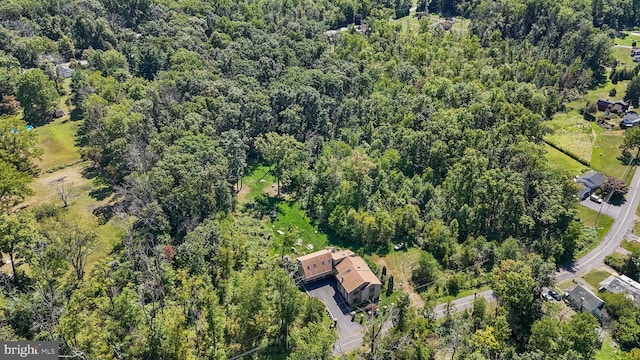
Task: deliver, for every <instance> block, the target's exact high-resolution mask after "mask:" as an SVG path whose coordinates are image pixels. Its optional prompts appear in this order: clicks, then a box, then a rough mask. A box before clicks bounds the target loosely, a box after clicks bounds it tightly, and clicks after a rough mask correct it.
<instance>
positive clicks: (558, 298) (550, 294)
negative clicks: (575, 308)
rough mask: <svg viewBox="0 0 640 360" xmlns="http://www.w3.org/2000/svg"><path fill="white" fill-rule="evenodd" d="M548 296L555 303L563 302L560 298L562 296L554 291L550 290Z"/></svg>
mask: <svg viewBox="0 0 640 360" xmlns="http://www.w3.org/2000/svg"><path fill="white" fill-rule="evenodd" d="M547 294H549V296H551V297H552V298H553V299H554V300H555V301H560V300H562V297H561V296H560V294H558V293H557V292H555V291H554V290H549V291H548V292H547Z"/></svg>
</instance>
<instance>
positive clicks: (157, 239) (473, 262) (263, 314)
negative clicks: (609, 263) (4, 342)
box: [0, 0, 640, 359]
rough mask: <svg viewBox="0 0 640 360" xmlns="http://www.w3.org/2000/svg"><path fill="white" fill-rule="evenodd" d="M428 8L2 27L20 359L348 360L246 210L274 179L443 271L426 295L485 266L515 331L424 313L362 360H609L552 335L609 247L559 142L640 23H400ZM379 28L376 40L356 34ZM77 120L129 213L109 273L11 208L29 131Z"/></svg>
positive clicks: (29, 174) (218, 1)
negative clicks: (560, 313)
mask: <svg viewBox="0 0 640 360" xmlns="http://www.w3.org/2000/svg"><path fill="white" fill-rule="evenodd" d="M412 5H413V4H411V2H408V1H407V0H396V1H393V2H392V1H379V0H367V1H355V0H321V1H311V0H286V1H284V0H255V1H253V0H252V1H246V0H224V1H223V0H184V1H177V0H135V1H134V0H131V1H129V0H74V1H62V0H43V1H34V0H5V1H2V2H0V98H2V104H1V105H0V114H6V115H7V116H6V117H4V118H2V119H0V131H1V132H2V134H3V137H2V138H1V139H0V178H1V179H2V181H1V182H2V183H1V184H0V213H1V216H2V217H1V218H0V251H1V252H2V253H3V254H9V255H10V257H11V261H12V266H13V269H12V271H9V272H7V273H6V274H3V280H2V282H3V284H2V293H1V295H0V338H2V339H14V340H17V339H29V340H32V339H38V340H56V341H59V342H60V345H61V351H62V352H63V353H65V354H69V355H76V356H78V357H80V358H88V359H107V358H108V359H116V358H117V359H123V358H131V359H138V358H144V359H193V358H210V359H225V358H231V357H233V356H235V355H238V354H241V353H243V352H245V351H247V350H251V349H258V351H257V352H255V353H252V355H251V356H254V357H256V358H269V357H270V356H271V355H273V354H280V356H282V357H287V358H290V359H327V358H330V357H331V356H332V344H333V342H334V341H335V337H336V334H335V333H334V332H333V331H326V329H327V327H328V321H327V320H328V319H327V318H326V317H325V316H324V315H323V310H322V309H323V305H322V303H320V302H319V301H317V300H315V299H313V298H309V297H307V296H306V295H305V294H304V292H300V291H299V289H298V287H297V285H296V283H295V282H294V281H293V280H292V279H291V277H290V276H289V274H288V271H289V270H290V269H289V268H287V267H284V268H283V266H282V264H281V263H280V262H279V261H280V258H279V257H277V256H271V255H270V249H275V248H276V247H277V246H278V244H276V243H275V240H274V238H273V232H272V231H271V227H270V226H269V224H268V220H267V219H266V218H263V217H262V216H261V214H256V212H255V211H251V210H250V209H247V208H245V207H243V206H239V205H238V190H239V189H240V188H241V187H242V178H243V176H245V175H247V174H248V172H249V171H250V166H251V165H255V164H259V163H260V164H266V165H268V166H270V167H271V174H272V175H273V176H274V177H275V178H276V179H277V184H278V185H280V184H281V185H282V190H283V192H286V194H287V196H288V198H289V199H292V200H294V201H295V202H296V203H297V204H299V206H300V207H301V208H302V209H303V210H304V211H305V213H306V214H307V215H308V216H309V217H310V218H311V219H312V220H313V221H314V222H315V223H317V224H319V225H320V226H321V227H322V228H323V229H325V230H326V231H327V232H328V233H329V234H330V235H331V236H332V238H334V239H337V240H338V241H340V242H341V244H347V245H348V247H350V248H353V249H354V250H358V251H360V252H361V253H372V252H375V251H378V252H382V253H384V252H385V251H387V250H388V249H389V247H390V245H391V244H393V243H397V242H405V243H409V244H411V246H414V247H418V248H420V249H422V250H423V253H422V254H423V255H422V257H421V258H420V261H419V268H418V269H416V273H415V274H417V275H416V276H415V278H414V282H415V284H416V285H418V284H428V283H430V282H431V279H432V277H433V276H434V274H436V273H438V272H446V271H458V270H462V269H467V268H470V267H473V268H474V269H477V271H478V273H483V274H487V276H488V277H490V279H491V280H490V281H491V285H492V287H493V288H494V289H495V291H496V293H497V294H498V296H499V297H500V298H501V299H502V300H501V307H500V309H497V310H496V314H495V316H493V315H489V314H488V313H487V314H485V313H484V312H483V313H481V314H480V313H477V312H474V314H473V318H470V319H460V318H454V317H447V319H446V320H445V322H443V323H436V322H435V321H433V319H430V318H429V316H428V315H425V314H427V313H428V311H427V310H428V306H429V305H427V307H425V310H424V311H422V312H418V313H419V314H418V315H415V314H405V313H404V312H402V313H401V314H402V315H401V316H399V319H401V320H398V321H397V322H396V325H397V326H396V327H395V328H394V330H393V331H392V332H390V334H389V335H388V336H387V337H385V338H384V340H381V343H380V347H379V348H378V350H377V351H378V353H368V352H366V351H364V350H362V351H361V353H358V352H357V353H356V355H354V356H362V357H366V358H374V357H375V356H377V354H383V355H384V356H387V357H384V358H389V359H393V358H397V359H425V358H433V357H434V356H435V353H436V351H437V350H438V349H445V348H446V349H453V355H455V356H456V357H457V358H466V359H470V358H473V359H484V358H488V359H489V358H490V359H497V358H500V359H559V358H566V359H578V358H589V357H590V356H592V355H593V354H592V346H591V345H592V344H593V342H594V341H595V339H592V337H591V336H590V334H588V335H587V336H585V337H582V338H580V337H579V336H578V333H581V332H585V331H586V332H587V333H588V332H589V330H588V329H593V328H595V327H596V326H597V324H594V321H595V320H594V319H593V318H590V317H588V316H583V314H580V315H576V316H574V317H572V318H571V320H569V321H568V322H565V323H563V324H562V326H561V327H558V328H554V329H553V331H551V330H549V328H550V327H551V325H550V324H549V323H548V322H549V321H550V320H548V319H547V318H545V317H543V312H542V304H541V300H540V298H539V295H540V292H541V291H542V286H548V285H551V283H552V281H551V280H550V278H551V277H550V274H551V273H552V272H553V271H554V269H555V263H556V262H557V263H559V262H561V261H571V259H573V258H574V257H575V255H576V254H577V252H578V248H579V246H581V245H580V244H583V243H584V242H585V238H589V237H592V236H593V232H592V231H590V230H589V229H586V227H584V226H582V225H581V224H580V223H577V222H576V221H574V218H575V199H574V195H575V193H576V191H577V188H576V187H575V184H574V183H573V182H572V181H571V176H572V175H573V174H568V173H564V172H562V171H558V170H556V169H553V168H551V167H550V166H549V165H548V164H547V162H546V160H545V158H544V154H545V151H546V150H545V148H544V146H543V136H544V135H545V134H546V133H548V131H549V129H548V127H547V125H546V123H545V122H546V120H547V119H549V118H550V117H551V116H552V115H553V114H554V113H555V112H557V111H558V110H559V109H560V108H561V107H562V106H563V104H564V103H565V102H567V101H570V100H574V99H576V98H579V97H580V96H581V94H583V93H584V92H585V91H586V90H587V89H589V88H590V87H592V86H594V85H597V84H598V83H600V82H602V81H603V80H604V79H605V78H606V70H605V69H606V67H609V66H611V65H614V61H613V59H612V57H611V55H610V52H609V49H610V47H611V45H612V37H613V36H614V34H615V31H614V30H617V29H621V28H622V27H624V26H630V25H634V24H636V18H637V16H640V12H639V11H640V10H639V9H638V5H637V4H636V2H635V1H631V0H617V1H615V2H612V1H602V0H592V1H589V0H582V1H572V0H564V1H554V0H545V1H539V0H499V1H493V0H432V1H424V0H422V1H419V2H418V3H417V4H416V5H417V7H418V9H419V10H422V11H431V12H439V13H441V14H443V15H445V16H465V17H467V18H468V19H470V20H469V21H468V22H470V25H469V26H468V29H466V28H465V29H464V30H456V31H443V30H441V29H437V28H434V27H433V26H432V24H431V22H430V20H429V18H428V17H427V18H424V19H422V20H420V23H419V25H418V26H416V27H414V28H411V31H406V30H404V29H403V26H402V25H401V24H397V23H392V22H390V21H389V19H390V18H391V17H402V16H405V15H406V14H408V13H409V8H410V7H411V6H412ZM620 9H626V10H624V11H622V12H620ZM358 14H359V15H362V16H363V18H364V20H365V22H366V24H367V25H368V30H367V31H366V32H364V33H362V32H361V31H357V30H356V28H355V27H354V26H353V25H350V24H352V23H353V21H354V18H355V17H356V15H358ZM347 25H349V28H348V29H347V30H346V31H340V32H338V33H337V34H335V35H332V36H327V35H326V34H325V33H324V32H325V31H327V30H328V29H335V28H339V27H342V26H347ZM67 62H68V63H69V65H68V66H69V67H70V68H72V69H74V72H73V75H72V77H71V79H70V84H69V89H68V90H67V89H66V87H65V81H64V79H63V78H62V77H61V75H60V72H59V69H60V68H59V66H58V65H59V64H61V63H67ZM63 95H65V96H66V95H68V99H69V103H70V105H71V106H72V107H73V108H74V109H75V110H74V111H75V115H74V116H77V118H74V121H78V123H79V124H80V125H79V131H78V144H79V146H80V147H81V154H82V157H83V159H85V160H88V161H89V162H90V168H91V169H90V170H91V171H92V172H93V173H94V176H97V177H99V179H100V181H102V182H103V183H104V184H105V185H106V187H107V188H108V189H109V191H110V193H112V194H113V198H112V202H111V204H110V206H109V208H108V209H107V210H106V211H104V213H101V214H100V217H99V219H98V220H92V221H102V222H105V221H108V220H109V219H120V220H119V221H120V222H119V224H120V226H121V228H122V229H123V230H122V231H123V235H122V236H121V238H120V239H119V241H118V244H117V245H116V246H115V247H114V248H113V250H112V251H110V252H109V253H106V254H105V255H104V256H103V257H102V258H101V259H100V260H99V261H97V262H95V264H94V265H93V266H92V267H91V268H90V271H88V272H85V268H86V267H87V265H86V262H87V258H88V257H89V256H90V255H91V254H93V253H94V252H95V251H97V249H98V247H97V245H96V238H97V237H98V234H97V233H96V228H97V227H98V224H94V223H93V222H88V223H84V222H83V221H79V220H78V219H74V218H73V216H70V215H69V214H68V212H67V211H66V210H65V209H58V208H56V207H55V206H49V205H44V206H40V207H31V208H28V209H27V210H22V211H17V210H15V207H14V205H16V204H18V203H19V202H20V201H21V200H22V199H24V198H25V197H26V196H28V195H30V194H31V192H32V191H31V189H29V188H28V186H27V185H28V184H29V182H30V181H31V180H32V178H33V177H34V176H37V175H38V169H37V167H36V166H35V165H34V164H33V163H32V160H33V159H34V158H36V157H38V156H39V155H41V151H40V150H39V149H37V146H36V139H35V138H34V136H33V133H30V132H29V131H27V130H24V129H25V125H26V124H27V123H28V124H32V125H34V126H40V125H44V124H47V123H49V122H50V121H51V120H52V118H53V115H54V113H55V111H56V108H57V106H58V104H59V98H60V96H63ZM15 114H17V115H15ZM20 115H21V116H20ZM22 119H23V120H22ZM63 190H64V189H63ZM277 191H278V195H279V194H280V191H281V187H280V186H278V187H277ZM63 194H64V191H63ZM260 200H265V199H264V198H262V199H260V198H259V199H258V200H257V201H256V202H259V201H260ZM266 201H268V199H266ZM66 204H67V202H66V200H65V206H66ZM258 205H259V204H258ZM282 248H283V249H284V245H282ZM283 251H284V250H283ZM21 264H26V265H28V266H27V267H21V266H20V265H21ZM25 269H28V271H27V270H25ZM514 284H520V285H519V286H520V288H518V289H516V288H514ZM455 285H456V283H455V278H454V280H450V281H448V283H447V284H446V286H447V287H452V288H453V287H455ZM522 289H524V290H526V291H523V290H522ZM406 301H408V300H406ZM398 303H399V304H400V303H401V300H398ZM484 306H486V305H485V304H484V303H481V301H478V304H477V308H478V309H481V308H482V309H484ZM474 308H475V307H474ZM401 309H402V311H408V310H407V309H405V308H401ZM405 316H406V317H405ZM584 329H587V330H584ZM547 330H548V331H547ZM461 331H466V332H467V333H468V334H471V335H470V337H468V338H466V340H465V341H466V342H462V343H461V342H460V341H459V335H460V333H461ZM556 337H559V338H562V339H563V340H562V341H559V342H558V343H557V344H556V343H554V346H553V347H550V346H547V343H548V342H549V341H551V340H550V339H555V338H556ZM454 345H455V346H454ZM628 345H629V347H633V346H637V345H638V339H637V338H636V339H635V340H630V341H629V344H628ZM372 349H373V347H372ZM453 355H452V356H453ZM381 356H382V355H381ZM563 356H564V357H563Z"/></svg>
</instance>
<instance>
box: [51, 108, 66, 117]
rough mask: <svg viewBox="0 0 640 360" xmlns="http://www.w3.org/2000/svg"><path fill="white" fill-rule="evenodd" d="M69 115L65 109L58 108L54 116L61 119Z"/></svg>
mask: <svg viewBox="0 0 640 360" xmlns="http://www.w3.org/2000/svg"><path fill="white" fill-rule="evenodd" d="M64 116H67V113H66V112H64V110H62V109H60V108H57V109H56V111H55V112H54V114H53V117H54V118H56V119H59V118H61V117H64Z"/></svg>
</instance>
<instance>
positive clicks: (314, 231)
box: [271, 201, 329, 255]
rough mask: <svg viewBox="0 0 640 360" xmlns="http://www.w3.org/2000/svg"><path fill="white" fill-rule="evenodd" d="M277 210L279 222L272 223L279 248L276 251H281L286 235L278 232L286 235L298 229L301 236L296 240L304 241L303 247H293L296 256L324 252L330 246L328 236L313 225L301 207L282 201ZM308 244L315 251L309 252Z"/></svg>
mask: <svg viewBox="0 0 640 360" xmlns="http://www.w3.org/2000/svg"><path fill="white" fill-rule="evenodd" d="M276 208H277V211H278V220H277V221H273V222H272V223H271V225H272V230H273V234H274V236H275V239H276V241H275V244H276V246H277V247H278V249H276V250H275V251H277V252H279V251H280V246H281V244H282V239H283V238H284V235H283V234H280V233H278V230H280V231H282V232H283V233H286V232H287V231H293V230H294V229H297V231H298V232H299V234H298V236H297V237H296V239H298V238H299V239H302V245H301V246H296V245H295V244H294V245H293V247H294V248H296V254H295V255H302V254H304V253H310V252H314V251H318V250H322V249H324V248H325V247H327V246H328V245H329V239H328V238H327V235H325V234H323V233H322V232H321V231H320V230H319V229H318V227H317V226H316V225H313V224H312V223H311V219H309V217H307V215H306V214H305V212H304V211H303V210H302V209H300V205H298V204H297V203H295V202H291V201H280V202H278V203H277V205H276ZM290 229H291V230H290ZM308 244H311V245H313V249H311V250H308V249H307V248H306V246H307V245H308ZM285 253H291V249H285Z"/></svg>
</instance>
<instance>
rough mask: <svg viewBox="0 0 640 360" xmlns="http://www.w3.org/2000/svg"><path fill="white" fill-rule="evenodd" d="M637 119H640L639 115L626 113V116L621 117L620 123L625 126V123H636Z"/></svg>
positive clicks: (630, 112)
mask: <svg viewBox="0 0 640 360" xmlns="http://www.w3.org/2000/svg"><path fill="white" fill-rule="evenodd" d="M638 119H640V115H638V114H637V113H635V112H633V111H627V113H626V114H624V116H623V117H622V122H623V123H625V124H627V123H633V122H635V121H637V120H638Z"/></svg>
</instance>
